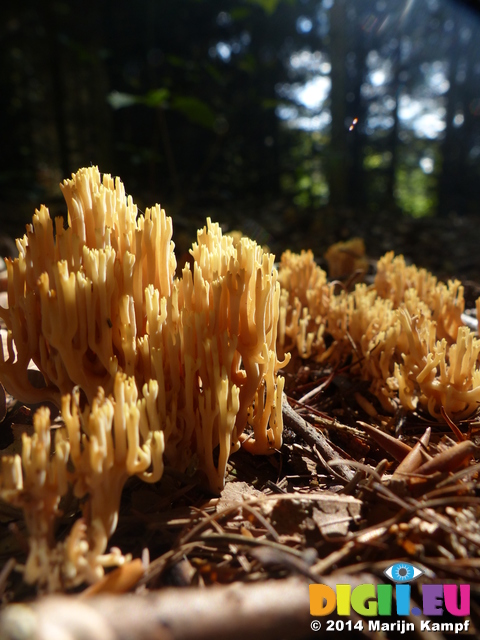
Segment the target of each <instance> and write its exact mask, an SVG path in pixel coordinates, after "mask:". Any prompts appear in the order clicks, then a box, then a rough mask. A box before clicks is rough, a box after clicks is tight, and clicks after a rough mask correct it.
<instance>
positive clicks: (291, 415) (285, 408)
mask: <svg viewBox="0 0 480 640" xmlns="http://www.w3.org/2000/svg"><path fill="white" fill-rule="evenodd" d="M282 412H283V419H284V423H285V426H286V427H288V428H290V429H292V431H295V433H296V434H297V435H299V436H300V437H301V438H303V439H304V440H305V442H306V443H307V444H309V445H310V446H311V447H317V448H318V451H319V452H320V454H321V456H322V458H324V459H325V460H326V461H327V462H328V461H330V460H336V459H338V453H337V452H336V451H335V450H334V449H333V447H332V446H331V444H330V443H329V442H328V440H327V439H326V438H325V436H324V435H323V433H321V431H317V430H316V429H314V428H313V427H312V426H310V425H309V424H308V422H306V421H305V420H304V419H303V418H302V417H301V416H299V415H298V413H297V412H296V411H294V409H292V407H291V406H290V405H289V404H288V400H287V397H286V396H285V395H284V396H283V399H282ZM337 473H338V475H339V476H341V477H342V478H343V479H344V480H346V481H347V482H350V480H351V479H352V478H353V476H354V472H353V471H352V470H351V469H350V468H349V467H348V466H347V465H346V464H345V465H339V467H338V471H337Z"/></svg>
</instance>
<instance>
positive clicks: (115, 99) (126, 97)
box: [107, 91, 141, 109]
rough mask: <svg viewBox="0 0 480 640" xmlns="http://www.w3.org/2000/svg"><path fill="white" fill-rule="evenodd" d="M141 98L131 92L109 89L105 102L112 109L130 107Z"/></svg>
mask: <svg viewBox="0 0 480 640" xmlns="http://www.w3.org/2000/svg"><path fill="white" fill-rule="evenodd" d="M140 101H141V99H140V98H139V97H138V96H134V95H132V94H131V93H121V92H120V91H111V92H110V93H109V94H108V96H107V102H108V104H109V105H110V106H111V107H112V109H123V108H124V107H131V106H132V104H138V103H139V102H140Z"/></svg>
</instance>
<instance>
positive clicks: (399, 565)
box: [383, 562, 425, 582]
mask: <svg viewBox="0 0 480 640" xmlns="http://www.w3.org/2000/svg"><path fill="white" fill-rule="evenodd" d="M383 573H384V574H385V575H386V576H387V578H389V579H390V580H393V582H411V581H412V580H415V579H416V578H418V577H420V576H421V575H422V574H423V573H425V572H424V571H422V570H421V569H417V567H414V566H413V565H412V564H409V563H408V562H396V563H395V564H392V565H390V566H389V567H388V568H387V569H385V571H384V572H383Z"/></svg>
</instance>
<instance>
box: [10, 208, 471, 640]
mask: <svg viewBox="0 0 480 640" xmlns="http://www.w3.org/2000/svg"><path fill="white" fill-rule="evenodd" d="M347 218H348V216H347ZM337 222H338V221H337ZM311 224H312V225H313V224H315V222H314V221H312V222H311ZM398 224H399V225H400V227H402V225H401V224H400V223H398ZM407 226H408V229H407ZM332 228H333V223H332ZM402 228H403V229H404V232H403V233H404V237H403V238H400V236H399V234H400V231H399V230H398V228H397V227H396V225H395V224H391V225H387V226H386V227H385V229H386V230H385V229H384V231H383V232H382V234H383V235H382V238H381V239H380V237H379V236H377V235H376V231H375V229H370V230H369V231H368V232H367V233H366V234H363V235H364V236H365V235H366V236H367V237H366V238H365V240H366V244H367V248H368V249H369V252H371V254H372V255H374V254H377V255H376V256H375V257H378V256H379V255H382V253H384V250H385V251H386V250H387V249H390V248H394V249H396V250H397V251H398V252H400V251H401V250H402V248H401V247H399V248H400V251H399V248H397V244H399V243H400V240H402V242H405V238H406V237H409V238H411V241H410V242H406V244H404V248H405V247H406V248H407V249H408V251H404V253H406V254H407V255H408V256H409V257H410V258H411V259H412V261H413V259H416V262H417V264H418V266H426V267H428V268H430V269H432V270H433V271H434V272H435V273H438V274H439V275H443V276H444V275H445V274H446V275H454V274H455V273H458V276H459V277H461V279H464V280H465V281H466V284H467V296H466V297H467V306H471V305H472V304H473V301H474V300H475V299H476V297H478V290H479V288H480V285H479V284H477V283H480V265H479V264H478V260H479V257H478V256H479V252H477V253H475V252H473V253H472V252H470V253H468V252H469V251H470V249H469V247H470V246H471V244H472V243H473V239H472V236H473V235H474V234H472V232H471V228H467V226H466V223H465V221H461V222H459V223H458V225H457V227H452V222H451V221H450V223H449V224H448V223H447V222H445V223H443V222H441V223H438V221H437V224H435V225H433V226H432V224H431V221H429V222H428V224H427V223H426V222H422V223H420V222H417V221H415V224H410V223H408V225H405V224H403V227H402ZM396 229H397V230H396ZM452 229H453V230H455V229H457V231H456V233H457V236H456V240H452V233H453V231H452ZM337 231H338V230H337ZM329 233H330V234H331V236H332V237H331V239H332V240H338V233H337V232H334V231H332V230H331V231H330V232H329ZM348 234H349V235H359V234H357V224H356V222H355V218H352V219H351V220H350V224H349V226H348ZM442 234H443V235H442ZM311 237H312V236H311ZM327 237H329V236H328V234H327ZM304 240H305V237H304V235H302V237H298V238H297V237H294V238H293V240H292V241H293V243H294V244H295V245H296V244H297V242H298V243H299V242H300V241H304ZM467 240H468V245H467ZM277 241H278V243H279V244H281V239H280V238H278V239H277ZM313 242H314V243H315V242H316V240H314V241H313ZM445 243H448V246H449V247H450V248H449V249H448V250H445V249H444V247H445ZM385 245H388V246H385ZM460 245H461V246H460ZM304 246H305V245H304ZM426 247H428V250H427V249H426ZM294 248H297V247H296V246H295V247H294ZM305 248H308V247H305ZM313 248H315V247H313ZM475 275H476V279H475ZM284 375H285V378H286V385H285V397H286V402H285V406H284V424H285V429H284V442H283V445H282V448H281V449H280V450H279V451H277V452H275V453H274V454H273V455H271V456H269V457H252V456H250V455H249V454H247V453H245V452H243V451H239V452H238V453H236V454H234V455H233V456H232V457H231V459H230V461H229V465H228V475H227V482H226V485H225V489H224V490H223V491H222V493H221V495H220V496H211V495H209V494H208V492H207V491H206V490H205V487H204V484H203V481H202V479H201V478H199V477H197V476H191V477H190V476H186V475H181V474H178V473H177V472H172V471H169V470H168V469H167V470H166V472H165V474H164V477H163V479H162V481H161V482H160V483H158V484H156V485H147V484H144V483H142V482H140V481H139V480H137V479H135V478H133V479H131V480H130V481H129V482H128V483H127V485H126V488H125V490H124V494H123V497H122V507H121V512H120V518H119V524H118V527H117V530H116V532H115V534H114V536H113V538H112V539H111V541H110V544H111V545H112V546H118V547H120V549H121V550H122V552H123V553H130V554H132V557H133V558H134V559H135V558H136V559H138V558H141V566H140V565H139V561H138V560H136V561H135V560H133V561H132V563H130V564H127V565H125V566H124V567H121V568H120V569H119V570H117V572H116V574H115V578H114V579H113V580H112V578H111V576H107V577H106V579H105V580H103V581H101V582H100V583H99V584H98V585H96V586H95V587H94V588H93V589H92V590H90V591H89V592H88V593H87V595H88V596H90V597H89V598H87V597H86V594H85V592H81V591H79V593H78V594H77V595H76V596H74V599H73V600H69V601H68V603H67V604H65V603H64V602H63V601H59V602H58V603H57V604H56V607H57V609H56V613H55V624H56V625H57V627H58V629H59V630H60V631H61V633H62V634H63V635H59V636H58V637H62V638H63V637H65V638H66V637H67V633H68V637H69V638H72V639H73V638H80V637H89V638H92V639H93V640H96V638H98V640H100V639H101V638H102V640H103V638H104V637H108V638H111V639H112V640H120V639H123V638H126V637H128V634H129V633H131V632H132V629H134V630H135V636H136V637H137V638H140V639H142V638H152V637H155V638H175V639H179V640H180V639H182V640H183V638H191V639H192V640H193V639H196V638H204V637H205V638H206V637H217V638H227V637H228V638H237V637H238V638H242V637H246V630H248V637H250V638H257V637H258V638H264V639H268V638H285V639H289V638H305V639H306V638H310V637H312V638H319V637H321V636H323V634H324V633H325V634H327V633H328V630H329V627H328V624H327V623H326V620H327V618H328V619H331V620H332V622H331V623H330V624H331V625H333V626H332V627H331V629H332V630H337V631H342V630H343V631H348V632H349V636H351V637H369V638H378V639H379V640H380V639H381V638H397V637H400V636H401V635H404V631H405V627H403V628H402V626H401V625H402V624H404V623H412V625H413V628H414V631H412V632H411V633H410V634H408V633H407V635H410V637H415V638H421V639H422V640H431V639H432V638H439V639H441V638H449V637H452V636H453V635H457V633H458V627H457V628H455V627H454V626H453V627H452V631H450V630H448V629H447V628H445V629H444V630H443V631H438V632H437V631H434V630H432V627H431V625H430V622H429V620H430V621H433V622H438V621H440V622H442V623H456V622H458V621H459V620H461V621H462V622H463V620H464V618H463V617H462V618H456V617H455V616H450V615H444V616H441V617H439V618H438V617H437V618H435V617H430V618H429V616H426V615H425V616H424V615H421V614H419V615H414V612H412V608H414V607H418V608H419V609H420V610H421V608H422V595H421V589H420V588H419V586H418V585H419V584H420V583H422V581H423V580H426V581H428V582H436V583H442V584H443V583H444V582H445V583H463V584H468V585H470V589H471V612H470V616H469V619H470V626H469V628H468V630H466V631H465V634H466V635H468V636H470V637H472V638H473V637H478V636H479V634H480V496H479V494H478V490H477V478H478V473H479V470H480V463H477V459H480V458H479V456H478V455H474V456H473V457H474V458H476V459H474V460H471V462H470V464H469V465H468V466H464V465H463V464H460V463H458V461H453V462H452V460H448V459H447V460H446V462H442V463H441V464H440V465H439V466H438V468H437V469H435V470H434V471H432V473H430V474H428V475H427V476H426V477H424V478H422V479H418V478H415V474H414V469H415V467H412V469H411V471H412V474H410V475H408V473H407V476H402V475H395V470H396V469H397V467H398V464H399V461H400V460H401V458H402V455H404V454H402V453H399V452H398V451H397V450H396V448H395V445H394V444H392V442H391V440H389V439H388V438H382V436H381V435H380V437H379V436H378V435H375V433H374V431H375V430H376V431H378V429H376V426H377V425H378V416H377V417H375V416H372V415H371V412H369V410H368V406H367V405H365V406H364V407H363V408H362V406H361V405H360V404H359V402H358V398H359V397H361V396H363V395H365V393H367V389H366V387H365V383H363V382H361V381H358V380H355V379H352V377H351V376H350V375H349V364H348V362H346V363H344V365H343V366H342V367H341V368H338V369H336V370H333V369H332V368H331V367H329V365H328V364H326V365H325V364H319V363H316V362H314V361H304V360H301V359H300V358H298V357H293V358H292V361H291V362H290V364H289V365H288V368H287V369H286V370H285V371H284ZM33 411H34V407H26V406H24V405H22V404H20V403H17V402H15V399H14V398H11V397H9V396H8V395H2V394H0V420H1V421H3V424H2V425H1V429H0V449H2V450H3V451H4V452H8V453H11V452H13V451H18V448H19V446H20V441H21V434H22V433H23V432H27V433H28V432H31V429H32V426H31V425H32V415H33ZM388 425H389V431H390V433H391V434H392V435H393V436H394V438H395V439H397V440H398V439H401V440H402V442H403V443H405V444H406V445H408V446H411V447H413V446H414V445H415V444H416V443H417V442H418V441H419V439H420V438H422V436H424V434H425V432H426V431H427V429H428V428H429V427H430V428H431V438H430V442H429V444H428V452H429V454H430V455H431V456H432V457H434V458H435V457H437V456H440V454H442V452H444V451H445V443H448V444H449V445H453V444H458V443H459V442H463V441H467V440H469V441H471V442H473V443H474V445H480V431H479V434H478V435H477V430H478V429H480V425H479V424H478V423H477V422H475V421H469V422H465V423H464V424H460V425H453V427H452V425H450V424H448V421H447V422H446V423H442V424H440V423H438V422H432V420H431V418H429V417H428V416H427V415H425V414H423V413H422V412H421V411H418V412H415V413H413V414H410V415H407V414H406V413H405V412H403V411H399V412H398V414H397V415H394V416H390V417H389V418H388ZM455 427H457V429H456V430H455ZM407 471H408V470H407ZM71 515H72V514H71V513H70V514H68V513H67V514H66V515H65V522H64V523H63V525H62V524H61V526H60V529H59V535H61V534H62V530H63V529H64V528H66V525H67V520H68V518H70V517H71ZM0 522H1V523H2V527H1V529H0V531H1V533H0V561H1V565H2V566H3V571H1V572H0V594H1V596H2V599H3V603H4V604H6V603H8V602H11V601H15V602H30V603H33V604H32V605H31V608H30V609H29V612H30V613H31V612H32V611H33V612H34V618H31V619H30V618H28V616H27V617H25V612H26V610H22V611H20V612H19V613H18V612H17V614H16V615H20V614H21V616H23V617H22V620H23V622H22V623H20V622H19V618H18V617H17V618H15V616H13V617H12V619H11V620H9V621H7V622H8V624H7V622H5V621H4V622H3V626H2V625H1V624H0V630H1V631H3V633H4V636H2V637H9V638H12V639H13V638H14V637H15V638H20V637H36V638H38V640H47V638H49V637H53V636H49V633H50V632H51V631H52V629H49V628H48V625H47V626H45V624H44V622H45V617H47V618H48V616H51V615H52V613H51V609H49V607H48V601H44V600H43V598H39V597H37V594H36V592H35V590H34V589H33V588H32V587H28V586H26V585H25V584H24V583H23V582H22V580H21V573H19V572H17V571H16V567H17V565H18V564H21V563H22V561H24V559H25V551H26V548H27V539H26V531H25V527H24V523H23V522H22V519H21V515H20V513H19V512H18V511H16V510H15V509H13V508H12V507H10V506H8V505H5V504H3V503H2V504H1V505H0ZM396 563H412V564H413V565H414V566H415V567H417V568H419V569H420V570H421V571H423V572H424V579H423V580H422V579H421V580H420V581H419V582H412V591H411V607H410V613H409V614H408V615H407V616H400V617H398V616H396V615H395V614H394V613H393V614H392V615H391V616H381V621H382V622H385V624H387V623H388V624H387V626H388V625H390V626H389V628H388V629H387V627H384V628H383V630H382V629H380V630H379V629H378V628H375V626H373V628H371V627H370V626H369V624H368V618H366V617H363V618H361V617H355V614H354V613H353V612H352V615H351V616H350V617H348V618H347V617H343V618H342V617H334V616H333V614H332V615H331V616H327V617H326V618H325V619H322V618H321V617H319V616H317V617H315V616H310V613H309V608H308V605H309V599H308V590H307V585H309V584H313V583H320V584H322V583H323V584H328V585H331V586H333V585H336V584H348V585H351V587H352V589H353V588H354V587H355V586H357V585H359V584H373V585H377V584H380V583H385V582H388V581H387V580H386V579H385V576H384V572H385V571H386V570H388V568H389V567H391V566H392V565H393V564H396ZM139 567H140V568H139ZM172 587H174V588H175V591H174V598H175V602H176V604H172V602H173V601H170V600H169V597H170V594H171V593H172V592H171V591H170V589H171V588H172ZM184 587H191V589H189V590H184V591H182V592H181V593H182V596H181V597H179V596H178V594H179V593H180V592H179V591H177V589H179V588H184ZM210 587H215V589H214V590H211V589H210ZM235 589H236V590H235ZM262 589H263V591H262ZM126 591H129V592H134V595H133V596H131V597H130V598H129V600H127V601H125V600H124V599H123V598H122V596H120V595H118V594H119V593H123V592H126ZM110 594H115V595H111V596H110ZM162 594H165V602H166V603H168V607H170V608H168V607H167V605H166V604H164V605H163V606H164V607H167V608H166V609H165V608H164V609H160V610H161V611H162V613H161V614H160V613H158V615H157V617H156V618H152V617H151V616H149V615H148V614H147V613H145V615H144V614H143V613H139V612H142V611H143V609H142V606H143V605H142V602H145V598H147V600H148V598H150V599H151V598H156V597H157V596H158V597H160V595H162ZM94 596H95V597H94ZM100 596H103V597H104V599H103V600H97V599H96V598H99V597H100ZM148 601H149V602H157V601H154V600H148ZM98 603H100V604H98ZM158 603H159V606H160V607H161V606H162V605H161V604H160V600H158ZM209 603H210V604H209ZM212 603H214V604H215V610H213V609H212V607H213V604H212ZM62 607H63V608H64V609H62ZM393 609H394V610H395V604H394V605H393ZM202 611H204V612H205V613H204V615H203V617H202ZM59 612H60V613H59ZM86 614H88V615H89V616H92V619H95V620H97V618H98V622H96V623H95V625H96V626H95V628H93V627H92V629H89V632H88V634H87V635H86V636H85V635H82V634H85V628H84V626H82V625H84V624H85V623H84V616H85V615H86ZM32 615H33V614H32ZM12 620H13V621H12ZM25 620H26V621H27V622H25ZM29 620H30V622H28V621H29ZM31 620H35V623H32V622H31ZM132 620H134V621H135V622H132ZM315 620H317V621H320V622H321V629H320V630H319V631H315V630H313V631H311V628H312V629H315V625H314V621H315ZM347 620H350V621H351V624H352V625H353V626H352V627H348V626H345V625H346V624H347V623H346V621H347ZM398 620H400V621H402V623H401V624H400V626H398V625H397V626H395V625H396V624H397V621H398ZM15 624H17V625H18V624H20V627H22V625H24V627H22V629H23V630H25V628H27V627H28V624H33V625H34V627H35V634H36V635H35V636H33V635H30V636H28V635H27V636H20V635H19V633H20V632H19V631H18V628H19V627H15ZM134 624H135V625H136V626H134V627H133V626H132V625H134ZM25 625H26V627H25ZM42 625H43V626H42ZM102 625H103V626H102ZM335 625H337V626H335ZM15 628H16V629H17V631H16V632H14V631H12V629H15ZM32 628H33V627H32ZM7 631H8V633H9V634H10V635H8V634H7ZM407 631H408V628H407ZM107 632H108V633H107ZM15 633H17V635H15ZM0 635H1V633H0ZM55 637H57V636H55Z"/></svg>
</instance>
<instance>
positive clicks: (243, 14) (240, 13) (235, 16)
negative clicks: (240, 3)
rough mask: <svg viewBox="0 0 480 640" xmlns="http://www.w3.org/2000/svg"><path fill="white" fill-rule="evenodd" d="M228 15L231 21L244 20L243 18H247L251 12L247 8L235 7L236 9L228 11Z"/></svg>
mask: <svg viewBox="0 0 480 640" xmlns="http://www.w3.org/2000/svg"><path fill="white" fill-rule="evenodd" d="M229 14H230V17H231V19H232V20H244V19H245V18H248V17H249V16H250V15H251V14H252V12H251V10H250V9H248V8H247V7H237V8H236V9H232V10H231V11H229Z"/></svg>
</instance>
